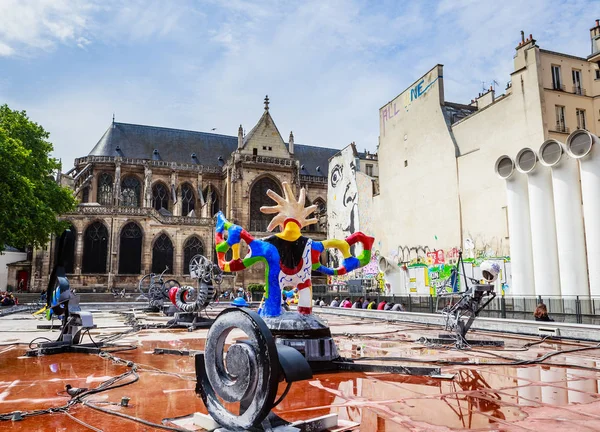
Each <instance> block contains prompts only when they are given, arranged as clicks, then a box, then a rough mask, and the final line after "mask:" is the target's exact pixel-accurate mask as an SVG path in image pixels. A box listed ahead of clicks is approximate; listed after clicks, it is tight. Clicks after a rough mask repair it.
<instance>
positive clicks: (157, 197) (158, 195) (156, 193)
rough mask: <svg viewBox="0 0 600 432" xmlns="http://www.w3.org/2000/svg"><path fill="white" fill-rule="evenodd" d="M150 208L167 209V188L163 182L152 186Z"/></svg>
mask: <svg viewBox="0 0 600 432" xmlns="http://www.w3.org/2000/svg"><path fill="white" fill-rule="evenodd" d="M152 208H154V209H155V210H157V211H158V210H160V209H165V210H169V190H168V189H167V187H166V186H165V185H164V184H163V183H160V182H159V183H156V184H155V185H154V186H152Z"/></svg>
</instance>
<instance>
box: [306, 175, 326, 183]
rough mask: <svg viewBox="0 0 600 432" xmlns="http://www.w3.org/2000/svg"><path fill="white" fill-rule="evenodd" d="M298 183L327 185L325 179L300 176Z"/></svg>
mask: <svg viewBox="0 0 600 432" xmlns="http://www.w3.org/2000/svg"><path fill="white" fill-rule="evenodd" d="M300 182H304V183H321V184H327V177H320V176H314V175H306V174H300Z"/></svg>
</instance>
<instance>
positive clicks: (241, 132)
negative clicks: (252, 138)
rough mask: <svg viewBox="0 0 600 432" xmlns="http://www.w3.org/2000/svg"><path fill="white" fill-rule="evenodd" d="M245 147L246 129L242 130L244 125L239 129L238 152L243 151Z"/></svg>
mask: <svg viewBox="0 0 600 432" xmlns="http://www.w3.org/2000/svg"><path fill="white" fill-rule="evenodd" d="M243 146H244V129H243V128H242V125H240V127H239V129H238V150H241V149H242V147H243Z"/></svg>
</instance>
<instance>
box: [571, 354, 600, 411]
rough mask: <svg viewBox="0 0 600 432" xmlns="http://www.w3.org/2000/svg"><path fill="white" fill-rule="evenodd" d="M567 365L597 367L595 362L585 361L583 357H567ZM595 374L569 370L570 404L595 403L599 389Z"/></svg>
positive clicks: (580, 370)
mask: <svg viewBox="0 0 600 432" xmlns="http://www.w3.org/2000/svg"><path fill="white" fill-rule="evenodd" d="M565 360H566V363H569V364H576V365H579V366H587V367H596V362H594V361H593V360H584V359H582V358H581V357H565ZM595 376H596V374H595V373H593V372H590V371H585V370H582V369H567V387H568V389H569V391H568V397H569V403H570V404H573V403H579V404H586V403H590V402H594V400H595V399H596V398H595V394H596V393H598V391H597V390H598V388H597V384H596V380H595V379H594V378H595Z"/></svg>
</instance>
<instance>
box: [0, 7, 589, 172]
mask: <svg viewBox="0 0 600 432" xmlns="http://www.w3.org/2000/svg"><path fill="white" fill-rule="evenodd" d="M596 18H600V0H566V1H558V0H503V1H502V2H500V1H496V0H480V1H476V0H440V1H429V0H422V1H420V0H410V1H409V0H390V1H386V0H384V1H361V0H302V1H274V0H264V1H262V0H257V1H246V0H227V1H217V0H195V1H191V0H190V1H186V0H178V1H175V0H173V1H152V0H144V1H141V0H139V1H138V0H128V1H118V0H0V104H4V103H7V104H8V105H9V106H10V107H11V108H13V109H19V110H26V111H27V113H28V114H29V116H30V118H31V119H32V120H34V121H36V122H38V123H40V124H41V125H42V126H44V128H45V129H46V130H47V131H49V132H50V140H51V141H52V143H53V144H54V156H55V157H58V158H61V159H62V160H63V169H64V170H65V171H66V170H67V169H68V168H69V167H71V166H72V163H73V159H74V158H76V157H81V156H84V155H86V154H87V153H88V152H89V151H90V150H91V149H92V148H93V147H94V145H95V144H96V143H97V142H98V140H99V139H100V137H101V136H102V134H103V133H104V131H105V130H106V129H107V128H108V127H109V126H110V123H111V121H112V116H113V114H114V115H115V118H116V121H118V122H124V123H137V124H147V125H153V126H162V127H170V128H178V129H188V130H196V131H205V132H208V131H211V130H213V129H215V130H214V133H220V134H225V135H234V136H237V130H238V127H239V125H240V124H242V125H243V127H244V129H245V130H246V131H249V130H250V129H251V128H252V127H253V126H254V125H255V124H256V122H257V121H258V119H259V118H260V116H261V115H262V112H263V99H264V97H265V95H267V94H268V95H269V98H270V101H271V104H270V112H271V115H272V116H273V118H274V120H275V123H276V124H277V126H278V128H279V131H280V132H281V134H282V135H283V138H284V140H285V141H287V138H288V136H289V132H290V131H293V132H294V138H295V142H296V143H299V144H308V145H317V146H325V147H333V148H343V147H345V146H346V145H348V144H349V143H350V142H353V141H354V142H356V144H357V147H358V149H359V150H363V149H368V150H371V151H375V150H376V147H377V142H378V136H379V120H378V119H379V108H380V107H382V106H383V105H385V104H386V103H387V102H388V101H390V100H392V99H393V98H395V97H396V96H397V95H398V94H400V93H401V92H402V91H404V90H405V89H406V88H407V87H408V86H410V85H411V84H412V83H413V82H414V81H415V80H417V78H419V77H420V76H421V75H423V74H424V73H425V72H427V71H428V70H429V69H431V68H432V67H433V66H435V65H436V64H438V63H440V64H443V65H444V87H445V98H446V100H449V101H453V102H459V103H469V102H470V100H471V99H473V98H474V97H476V96H477V94H478V93H479V92H481V91H482V89H483V87H484V86H485V87H489V85H490V84H492V83H493V82H494V81H496V82H497V83H499V84H498V85H497V86H496V90H497V94H499V93H502V92H503V91H504V88H505V87H506V83H507V82H508V81H509V80H510V76H509V74H510V73H511V72H512V70H513V68H512V62H513V55H514V52H515V51H514V49H515V47H516V46H517V44H518V43H519V41H520V31H521V30H524V31H525V34H526V35H529V34H530V33H531V34H533V37H534V38H535V39H536V40H537V43H538V45H539V46H540V47H541V48H545V49H549V50H552V51H558V52H564V53H568V54H572V55H577V56H583V57H587V56H588V55H589V54H590V37H589V29H590V28H591V27H592V26H593V25H594V20H595V19H596Z"/></svg>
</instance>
